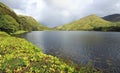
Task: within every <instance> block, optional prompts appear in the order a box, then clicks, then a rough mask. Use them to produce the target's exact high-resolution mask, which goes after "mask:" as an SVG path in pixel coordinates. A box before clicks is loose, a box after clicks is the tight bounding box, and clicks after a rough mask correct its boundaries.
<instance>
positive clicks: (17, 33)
mask: <svg viewBox="0 0 120 73" xmlns="http://www.w3.org/2000/svg"><path fill="white" fill-rule="evenodd" d="M26 32H28V31H24V30H19V31H16V32H14V33H11V35H19V34H23V33H26Z"/></svg>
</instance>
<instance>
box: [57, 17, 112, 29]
mask: <svg viewBox="0 0 120 73" xmlns="http://www.w3.org/2000/svg"><path fill="white" fill-rule="evenodd" d="M110 24H111V22H108V21H105V20H103V19H102V18H100V17H98V16H96V15H89V16H87V17H84V18H82V19H80V20H76V21H74V22H72V23H69V24H65V25H62V26H58V27H56V29H57V30H94V29H95V28H100V27H109V26H110Z"/></svg>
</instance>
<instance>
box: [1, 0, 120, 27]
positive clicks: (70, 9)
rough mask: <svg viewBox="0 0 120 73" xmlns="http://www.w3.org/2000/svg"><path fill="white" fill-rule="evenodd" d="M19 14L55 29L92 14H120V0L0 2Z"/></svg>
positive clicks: (20, 0)
mask: <svg viewBox="0 0 120 73" xmlns="http://www.w3.org/2000/svg"><path fill="white" fill-rule="evenodd" d="M0 2H3V3H5V4H6V5H8V6H9V7H11V8H12V9H14V11H15V12H16V13H17V14H24V15H29V16H32V17H34V18H35V19H36V20H37V21H39V22H40V23H42V24H43V25H46V26H49V27H54V26H58V25H62V24H66V23H69V22H72V21H74V20H77V19H80V18H82V17H84V16H87V15H90V14H96V15H98V16H101V17H102V16H105V15H109V14H114V13H120V0H0Z"/></svg>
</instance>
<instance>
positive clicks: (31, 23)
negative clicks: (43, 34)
mask: <svg viewBox="0 0 120 73" xmlns="http://www.w3.org/2000/svg"><path fill="white" fill-rule="evenodd" d="M19 30H24V31H33V30H49V28H48V27H46V26H42V25H40V24H39V23H38V22H37V21H36V20H35V19H34V18H33V17H30V16H23V15H17V14H16V13H15V12H14V11H13V10H12V9H11V8H9V7H8V6H6V5H5V4H3V3H1V2H0V31H5V32H7V33H13V32H16V31H19Z"/></svg>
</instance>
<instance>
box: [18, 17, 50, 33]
mask: <svg viewBox="0 0 120 73" xmlns="http://www.w3.org/2000/svg"><path fill="white" fill-rule="evenodd" d="M19 23H20V24H21V25H20V29H22V30H33V31H34V30H49V28H48V27H46V26H42V25H40V24H39V23H38V22H37V21H36V20H35V19H34V18H33V17H31V16H23V15H19Z"/></svg>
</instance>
